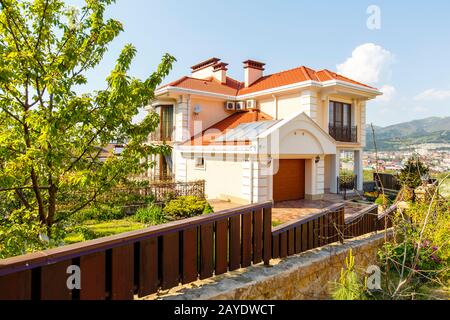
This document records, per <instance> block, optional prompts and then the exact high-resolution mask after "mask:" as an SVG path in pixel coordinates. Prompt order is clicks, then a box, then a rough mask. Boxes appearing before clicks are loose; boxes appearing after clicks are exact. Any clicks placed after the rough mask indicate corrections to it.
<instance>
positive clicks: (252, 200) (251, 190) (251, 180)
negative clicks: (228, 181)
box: [249, 138, 259, 204]
mask: <svg viewBox="0 0 450 320" xmlns="http://www.w3.org/2000/svg"><path fill="white" fill-rule="evenodd" d="M255 142H256V146H255V149H256V152H255V154H256V160H258V158H259V139H258V138H256V139H255ZM249 160H250V198H251V199H250V203H251V204H254V203H255V200H254V195H255V192H254V185H255V184H254V181H253V179H254V165H253V159H252V158H251V154H250V157H249Z"/></svg>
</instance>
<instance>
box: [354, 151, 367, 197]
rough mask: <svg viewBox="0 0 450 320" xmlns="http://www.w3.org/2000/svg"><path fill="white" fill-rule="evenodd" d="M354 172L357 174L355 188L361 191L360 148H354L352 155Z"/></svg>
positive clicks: (361, 155) (362, 174)
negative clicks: (356, 185)
mask: <svg viewBox="0 0 450 320" xmlns="http://www.w3.org/2000/svg"><path fill="white" fill-rule="evenodd" d="M353 161H354V166H353V168H354V169H353V170H354V174H355V175H356V176H357V181H358V187H357V189H358V190H359V191H362V190H363V189H364V171H363V152H362V150H355V151H354V156H353Z"/></svg>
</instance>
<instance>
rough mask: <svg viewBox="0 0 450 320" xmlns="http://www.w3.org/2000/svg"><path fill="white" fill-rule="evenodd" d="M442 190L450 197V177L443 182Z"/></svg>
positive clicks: (445, 195)
mask: <svg viewBox="0 0 450 320" xmlns="http://www.w3.org/2000/svg"><path fill="white" fill-rule="evenodd" d="M440 191H441V194H442V195H443V196H444V197H446V198H450V179H447V180H445V181H444V182H443V183H442V185H441V190H440Z"/></svg>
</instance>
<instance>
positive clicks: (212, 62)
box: [191, 58, 220, 71]
mask: <svg viewBox="0 0 450 320" xmlns="http://www.w3.org/2000/svg"><path fill="white" fill-rule="evenodd" d="M219 61H220V59H219V58H210V59H208V60H205V61H202V62H200V63H198V64H196V65H194V66H192V67H191V69H192V71H198V70H200V69H204V68H207V67H210V66H212V65H215V64H217V63H218V62H219Z"/></svg>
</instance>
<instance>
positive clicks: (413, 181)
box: [398, 156, 430, 189]
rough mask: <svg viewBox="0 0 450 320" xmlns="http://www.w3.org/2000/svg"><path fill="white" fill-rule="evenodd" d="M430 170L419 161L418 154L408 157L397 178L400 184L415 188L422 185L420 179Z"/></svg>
mask: <svg viewBox="0 0 450 320" xmlns="http://www.w3.org/2000/svg"><path fill="white" fill-rule="evenodd" d="M429 173H430V170H429V169H428V167H427V166H425V165H424V164H423V162H422V161H420V159H419V157H418V156H413V157H411V158H409V159H408V161H407V163H406V164H405V166H404V168H403V169H402V171H401V172H400V174H399V177H398V180H399V182H400V184H401V185H403V186H405V187H409V188H413V189H415V188H417V187H419V186H421V185H422V179H424V178H427V177H428V174H429Z"/></svg>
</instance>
